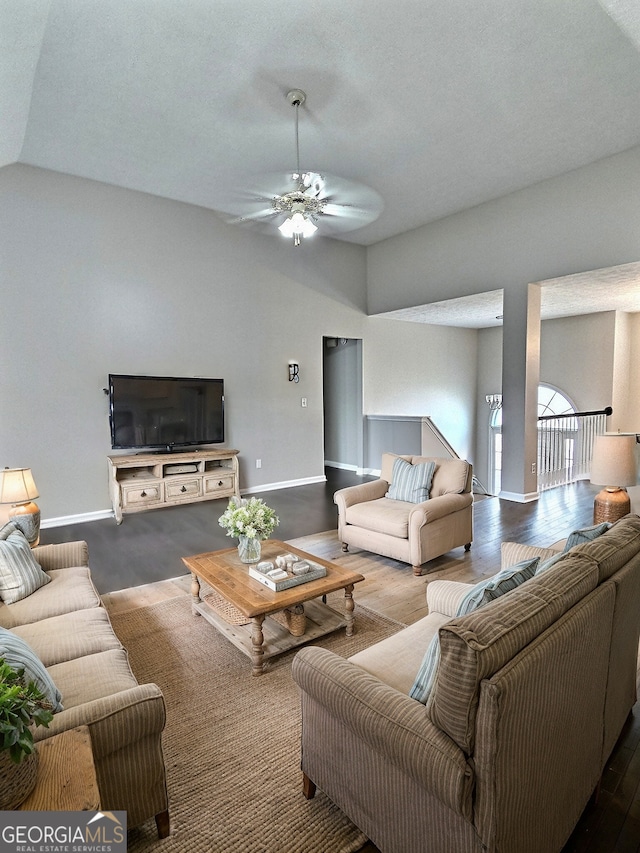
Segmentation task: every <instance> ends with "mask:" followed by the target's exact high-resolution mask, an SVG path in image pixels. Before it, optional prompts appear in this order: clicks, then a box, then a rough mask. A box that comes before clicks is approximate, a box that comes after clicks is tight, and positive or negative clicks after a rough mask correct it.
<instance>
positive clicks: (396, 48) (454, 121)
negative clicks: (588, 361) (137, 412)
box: [0, 0, 640, 245]
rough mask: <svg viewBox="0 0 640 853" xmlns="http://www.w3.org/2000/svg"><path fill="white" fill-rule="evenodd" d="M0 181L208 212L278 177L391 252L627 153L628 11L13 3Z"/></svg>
mask: <svg viewBox="0 0 640 853" xmlns="http://www.w3.org/2000/svg"><path fill="white" fill-rule="evenodd" d="M0 45H1V47H2V49H1V50H0V99H1V101H0V104H1V109H0V166H4V165H8V164H11V163H15V162H19V163H25V164H31V165H34V166H40V167H44V168H46V169H53V170H56V171H60V172H64V173H68V174H70V175H78V176H82V177H86V178H91V179H94V180H97V181H103V182H106V183H109V184H115V185H117V186H122V187H128V188H131V189H135V190H140V191H143V192H146V193H152V194H155V195H158V196H162V197H166V198H170V199H176V200H179V201H183V202H187V203H190V204H195V205H200V206H202V207H205V208H210V209H212V210H217V211H220V210H221V209H223V207H224V203H223V202H224V197H225V193H228V191H229V188H231V189H233V188H234V187H238V188H246V187H248V186H251V184H252V181H253V180H255V176H261V175H264V174H267V173H273V172H286V171H289V170H291V169H292V168H293V167H294V165H295V161H294V157H295V148H294V135H293V115H292V108H291V106H290V105H289V104H288V103H287V101H286V98H285V95H286V93H287V91H288V90H289V89H291V88H293V87H300V88H302V89H304V90H305V91H306V92H307V96H308V100H307V103H306V104H305V105H304V107H303V108H301V113H300V153H301V161H302V162H301V165H302V166H303V168H310V169H313V170H315V171H319V172H322V171H326V172H328V173H330V174H334V175H338V176H340V177H343V178H347V179H350V180H354V181H357V182H360V183H363V184H365V185H367V186H369V187H371V188H373V189H374V190H376V191H377V192H378V193H379V194H380V195H381V196H382V199H383V201H384V209H383V211H382V213H381V215H380V216H379V218H378V219H377V220H376V221H375V222H373V223H372V224H370V225H368V226H366V227H364V228H362V229H360V230H357V231H352V232H348V233H346V234H344V235H342V237H341V239H344V240H348V241H351V242H354V243H359V244H361V245H370V244H372V243H374V242H377V241H379V240H382V239H384V238H387V237H391V236H393V235H395V234H398V233H401V232H403V231H407V230H409V229H413V228H416V227H418V226H420V225H423V224H426V223H429V222H431V221H434V220H437V219H439V218H442V217H445V216H448V215H450V214H453V213H455V212H457V211H460V210H463V209H466V208H469V207H472V206H475V205H478V204H480V203H482V202H484V201H487V200H490V199H493V198H497V197H500V196H502V195H505V194H507V193H510V192H513V191H514V190H518V189H521V188H523V187H526V186H529V185H532V184H534V183H537V182H539V181H542V180H544V179H547V178H551V177H554V176H557V175H559V174H562V173H564V172H567V171H569V170H572V169H575V168H577V167H579V166H582V165H586V164H588V163H591V162H594V161H596V160H598V159H600V158H603V157H607V156H610V155H612V154H615V153H618V152H620V151H623V150H625V149H628V148H631V147H633V146H636V145H639V144H640V4H638V3H637V0H484V2H483V1H482V0H480V1H478V0H437V2H436V1H435V0H347V2H345V0H322V2H319V1H318V0H316V2H314V0H307V2H305V3H298V4H296V3H291V2H290V0H286V1H285V0H268V2H265V0H179V2H177V0H20V2H13V3H12V2H7V3H3V4H2V6H0Z"/></svg>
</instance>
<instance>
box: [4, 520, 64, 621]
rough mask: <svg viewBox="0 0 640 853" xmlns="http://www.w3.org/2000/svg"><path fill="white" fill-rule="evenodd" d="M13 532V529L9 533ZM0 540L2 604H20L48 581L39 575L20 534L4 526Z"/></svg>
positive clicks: (11, 526)
mask: <svg viewBox="0 0 640 853" xmlns="http://www.w3.org/2000/svg"><path fill="white" fill-rule="evenodd" d="M11 528H13V529H11ZM2 533H3V534H4V536H5V538H2V537H0V597H1V598H2V600H3V601H4V602H5V603H6V604H12V603H13V602H15V601H21V600H22V599H23V598H26V597H27V596H28V595H31V593H32V592H35V591H36V590H37V589H39V588H40V587H41V586H44V585H45V584H47V583H49V582H50V580H51V578H50V577H49V575H47V574H46V573H45V572H43V571H42V569H41V568H40V565H39V564H38V562H37V560H36V559H35V557H34V556H33V553H32V551H31V546H30V545H29V543H28V542H27V539H26V537H25V535H24V533H22V531H21V530H18V528H17V527H15V526H14V525H13V524H7V525H6V526H5V527H4V528H3V531H2Z"/></svg>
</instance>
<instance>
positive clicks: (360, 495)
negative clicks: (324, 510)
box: [333, 480, 389, 514]
mask: <svg viewBox="0 0 640 853" xmlns="http://www.w3.org/2000/svg"><path fill="white" fill-rule="evenodd" d="M388 490H389V483H387V481H386V480H371V481H370V482H368V483H359V484H358V485H357V486H347V488H346V489H339V490H338V491H337V492H336V493H335V494H334V496H333V502H334V503H335V504H336V505H337V507H338V512H339V513H341V514H344V512H345V510H346V509H347V507H349V506H353V505H354V504H361V503H364V502H365V501H375V500H378V498H383V497H384V496H385V495H386V493H387V492H388Z"/></svg>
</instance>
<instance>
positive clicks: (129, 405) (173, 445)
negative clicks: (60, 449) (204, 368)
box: [109, 373, 224, 451]
mask: <svg viewBox="0 0 640 853" xmlns="http://www.w3.org/2000/svg"><path fill="white" fill-rule="evenodd" d="M109 425H110V428H111V446H112V448H113V449H114V450H119V449H124V448H129V449H131V448H148V449H153V448H162V449H163V450H166V451H171V450H174V449H179V448H181V447H190V446H192V445H194V444H220V443H222V442H223V441H224V381H223V380H222V379H193V378H186V377H185V378H182V377H176V376H126V375H122V374H113V373H112V374H109Z"/></svg>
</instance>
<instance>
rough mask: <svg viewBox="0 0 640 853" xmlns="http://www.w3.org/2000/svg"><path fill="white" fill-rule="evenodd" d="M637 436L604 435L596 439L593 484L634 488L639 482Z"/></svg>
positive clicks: (592, 463)
mask: <svg viewBox="0 0 640 853" xmlns="http://www.w3.org/2000/svg"><path fill="white" fill-rule="evenodd" d="M635 444H636V437H635V435H622V434H620V433H604V434H603V435H597V436H596V437H595V441H594V445H593V458H592V460H591V475H590V479H591V482H592V483H594V484H595V485H597V486H614V487H616V488H617V487H620V486H633V485H635V483H636V480H637V472H636V454H635Z"/></svg>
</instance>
